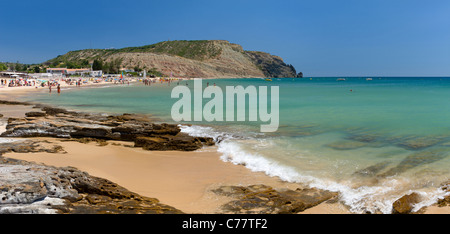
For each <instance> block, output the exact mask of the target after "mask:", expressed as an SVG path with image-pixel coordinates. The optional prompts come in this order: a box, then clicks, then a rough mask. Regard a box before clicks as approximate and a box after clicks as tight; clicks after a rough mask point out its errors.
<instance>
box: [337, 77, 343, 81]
mask: <svg viewBox="0 0 450 234" xmlns="http://www.w3.org/2000/svg"><path fill="white" fill-rule="evenodd" d="M336 81H345V78H338V79H337V80H336Z"/></svg>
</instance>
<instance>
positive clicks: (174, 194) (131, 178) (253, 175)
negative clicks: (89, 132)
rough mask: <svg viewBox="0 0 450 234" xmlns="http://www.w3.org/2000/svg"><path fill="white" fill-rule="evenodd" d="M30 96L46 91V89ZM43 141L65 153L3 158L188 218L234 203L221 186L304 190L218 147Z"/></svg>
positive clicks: (12, 93)
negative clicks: (68, 170) (113, 189)
mask: <svg viewBox="0 0 450 234" xmlns="http://www.w3.org/2000/svg"><path fill="white" fill-rule="evenodd" d="M84 87H87V86H84ZM31 90H35V91H37V92H44V91H46V90H45V89H43V88H40V89H31ZM31 90H29V89H20V87H19V88H18V89H15V88H10V90H9V91H8V93H7V94H5V93H3V92H1V91H2V90H1V89H0V100H9V101H18V97H20V95H25V94H26V95H29V94H30V92H29V91H31ZM31 109H32V106H26V107H24V106H22V107H21V108H19V109H17V108H9V109H8V110H6V109H5V108H3V109H2V108H1V106H0V114H3V115H4V117H3V118H8V117H14V118H18V117H21V116H24V114H25V113H26V112H29V111H30V110H31ZM5 110H6V111H5ZM3 112H4V113H3ZM0 130H1V129H0ZM39 139H40V140H43V141H50V142H54V143H56V144H58V145H61V146H62V147H63V148H64V149H65V151H66V152H67V153H66V154H49V153H32V154H30V153H7V154H4V155H3V157H8V158H15V159H20V160H26V161H35V162H36V163H44V164H48V165H52V166H58V167H65V166H73V167H76V168H78V169H80V170H82V171H86V172H88V173H89V174H92V175H94V176H98V177H102V178H106V179H109V180H111V181H113V182H115V183H118V184H120V185H121V186H124V187H125V188H127V189H129V190H130V191H133V192H136V193H138V194H141V195H143V196H148V197H156V198H158V199H159V200H160V201H161V202H163V203H165V204H168V205H171V206H174V207H176V208H177V209H180V210H182V211H183V212H186V213H222V212H224V211H223V210H221V209H220V207H221V206H222V205H223V204H225V203H226V202H229V201H230V199H231V198H230V197H224V196H221V195H217V194H215V193H213V192H211V191H212V190H214V189H216V188H218V187H220V186H232V185H235V186H250V185H255V184H264V185H267V186H271V187H273V188H275V189H292V190H295V189H297V188H300V189H303V188H302V186H301V185H300V184H295V183H287V182H283V181H281V180H280V179H278V178H276V177H269V176H267V175H265V174H264V173H262V172H252V171H250V170H249V169H247V168H245V167H244V166H242V165H234V164H232V163H229V162H224V161H222V160H221V159H220V154H219V153H218V152H217V150H216V148H215V147H214V146H212V147H205V148H203V149H201V150H197V151H193V152H180V151H146V150H142V149H140V148H132V147H130V145H128V146H124V145H126V144H125V143H123V142H108V143H109V144H108V145H107V146H97V145H95V144H93V143H90V144H84V145H83V146H82V147H81V145H80V144H82V143H79V142H63V141H61V140H58V139H55V138H39ZM113 143H114V144H116V145H113ZM120 144H122V145H120ZM94 160H95V163H93V161H94ZM124 165H126V166H124ZM133 174H137V175H133ZM187 191H188V192H187ZM299 213H305V214H316V213H318V214H348V213H350V212H349V210H348V209H347V208H346V207H345V206H344V205H342V204H340V203H339V202H334V203H330V202H322V203H320V204H318V205H316V206H314V207H312V208H309V209H306V210H305V211H303V212H299ZM425 213H450V209H448V206H447V207H443V208H441V207H437V206H436V205H433V206H431V207H430V209H426V211H425Z"/></svg>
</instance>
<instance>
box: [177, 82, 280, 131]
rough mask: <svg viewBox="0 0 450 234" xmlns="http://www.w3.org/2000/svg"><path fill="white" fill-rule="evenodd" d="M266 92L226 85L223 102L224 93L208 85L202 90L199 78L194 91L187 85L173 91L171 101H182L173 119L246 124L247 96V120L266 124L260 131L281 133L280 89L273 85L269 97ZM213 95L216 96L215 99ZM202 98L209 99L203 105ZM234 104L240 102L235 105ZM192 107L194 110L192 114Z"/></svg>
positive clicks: (263, 87)
mask: <svg viewBox="0 0 450 234" xmlns="http://www.w3.org/2000/svg"><path fill="white" fill-rule="evenodd" d="M267 89H268V87H267V86H258V88H256V86H254V85H249V86H247V87H246V88H244V87H243V86H242V85H237V86H226V87H225V95H226V96H225V98H226V99H225V102H224V92H223V91H222V88H221V87H219V86H208V87H206V88H205V89H203V84H202V79H196V80H194V88H193V91H191V89H189V87H187V86H184V85H178V86H175V87H174V88H173V89H172V92H171V98H178V99H179V100H178V101H176V102H175V103H174V104H173V105H172V109H171V117H172V119H173V120H174V121H176V122H180V121H187V122H190V121H203V120H205V121H207V122H212V121H227V122H232V121H246V119H247V118H246V116H247V111H246V106H247V105H246V103H247V102H246V100H247V98H246V97H248V107H249V108H248V121H253V122H256V121H261V122H263V123H267V124H261V125H260V131H261V132H275V131H277V130H278V126H279V122H280V114H279V102H280V101H279V86H270V95H268V93H267ZM192 92H193V95H192ZM213 95H214V97H212V96H213ZM180 96H181V98H180ZM192 96H193V97H192ZM269 96H270V105H268V104H269V103H268V100H267V99H268V97H269ZM235 97H236V99H235ZM203 99H210V100H209V101H208V102H207V103H206V104H205V105H204V106H203ZM224 103H225V107H224ZM235 103H237V105H236V106H235ZM192 106H193V107H194V111H193V113H192ZM235 107H236V108H235ZM269 107H270V112H269V110H268V109H269ZM235 109H236V115H235ZM224 111H225V115H224ZM224 116H225V118H224ZM235 116H236V118H235ZM258 117H259V118H258Z"/></svg>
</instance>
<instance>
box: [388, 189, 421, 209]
mask: <svg viewBox="0 0 450 234" xmlns="http://www.w3.org/2000/svg"><path fill="white" fill-rule="evenodd" d="M419 202H420V195H419V194H417V193H411V194H407V195H404V196H403V197H401V198H399V199H398V200H397V201H395V202H394V204H392V213H393V214H409V213H411V211H412V209H413V208H414V205H415V204H417V203H419Z"/></svg>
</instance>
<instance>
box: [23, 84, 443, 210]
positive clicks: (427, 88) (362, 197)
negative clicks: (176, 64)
mask: <svg viewBox="0 0 450 234" xmlns="http://www.w3.org/2000/svg"><path fill="white" fill-rule="evenodd" d="M337 78H339V77H313V78H301V79H300V78H281V79H277V78H274V79H272V81H266V80H265V79H258V78H255V79H208V80H203V88H206V84H207V82H208V83H209V85H210V86H211V85H214V84H216V85H217V87H220V88H222V90H223V91H224V94H225V86H236V85H242V86H243V87H247V86H249V85H253V86H256V87H259V86H279V106H280V110H279V117H280V124H279V128H278V130H277V131H276V132H273V133H261V132H259V127H260V125H261V124H262V123H261V122H250V121H244V122H237V121H232V122H231V121H230V122H226V121H224V122H206V121H201V122H191V124H193V125H192V126H183V127H182V128H183V131H184V132H187V133H189V134H191V135H201V136H210V137H214V138H215V139H217V141H218V143H217V145H218V151H219V152H220V153H221V155H222V156H221V158H222V160H224V161H226V162H230V163H234V164H241V165H245V166H246V167H247V168H249V169H250V170H253V171H262V172H265V173H266V174H268V175H270V176H277V177H279V178H280V179H282V180H285V181H289V182H297V183H301V184H303V185H306V186H311V187H317V188H322V189H328V190H332V191H339V192H340V194H341V196H340V198H339V199H340V201H341V202H342V203H344V204H345V205H347V206H348V207H349V208H350V209H351V211H353V212H356V213H365V212H368V211H369V212H373V213H390V212H391V208H392V203H393V202H394V201H395V200H396V199H398V198H400V197H401V196H403V195H405V194H410V193H412V192H417V193H419V194H420V195H421V196H422V198H423V200H422V202H421V203H419V204H418V205H417V206H416V207H415V209H416V210H418V209H419V208H420V207H422V206H425V205H430V204H431V203H433V202H435V201H436V200H437V199H438V198H439V197H442V196H443V195H445V194H444V192H443V191H442V190H441V189H440V188H439V187H440V186H441V183H443V182H445V181H447V180H449V179H450V170H449V166H450V78H441V77H371V78H372V80H367V79H366V78H367V77H342V78H345V81H338V80H337ZM186 84H187V87H189V88H190V89H193V88H194V81H193V80H189V81H180V83H179V85H183V86H186ZM176 85H177V82H172V83H170V85H169V84H168V83H162V84H161V83H159V82H157V83H154V84H152V85H150V86H145V85H144V84H142V83H134V84H130V85H120V86H119V85H110V86H104V87H101V88H98V87H96V88H82V89H79V88H75V87H73V88H66V89H63V90H62V94H61V95H58V94H56V93H53V94H48V93H42V94H40V95H38V96H37V97H36V96H34V95H33V97H32V98H33V99H31V98H26V97H25V100H26V101H36V102H40V103H48V104H52V105H57V106H63V107H65V108H68V109H73V110H79V111H91V112H107V113H143V114H151V115H153V116H154V117H155V118H158V119H160V121H161V122H173V120H172V118H171V108H172V105H173V104H174V103H175V102H176V101H178V100H179V99H172V98H171V91H172V89H173V88H174V87H175V86H176ZM269 91H270V89H269ZM192 96H193V95H192ZM207 101H208V99H205V100H204V103H206V102H207Z"/></svg>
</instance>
